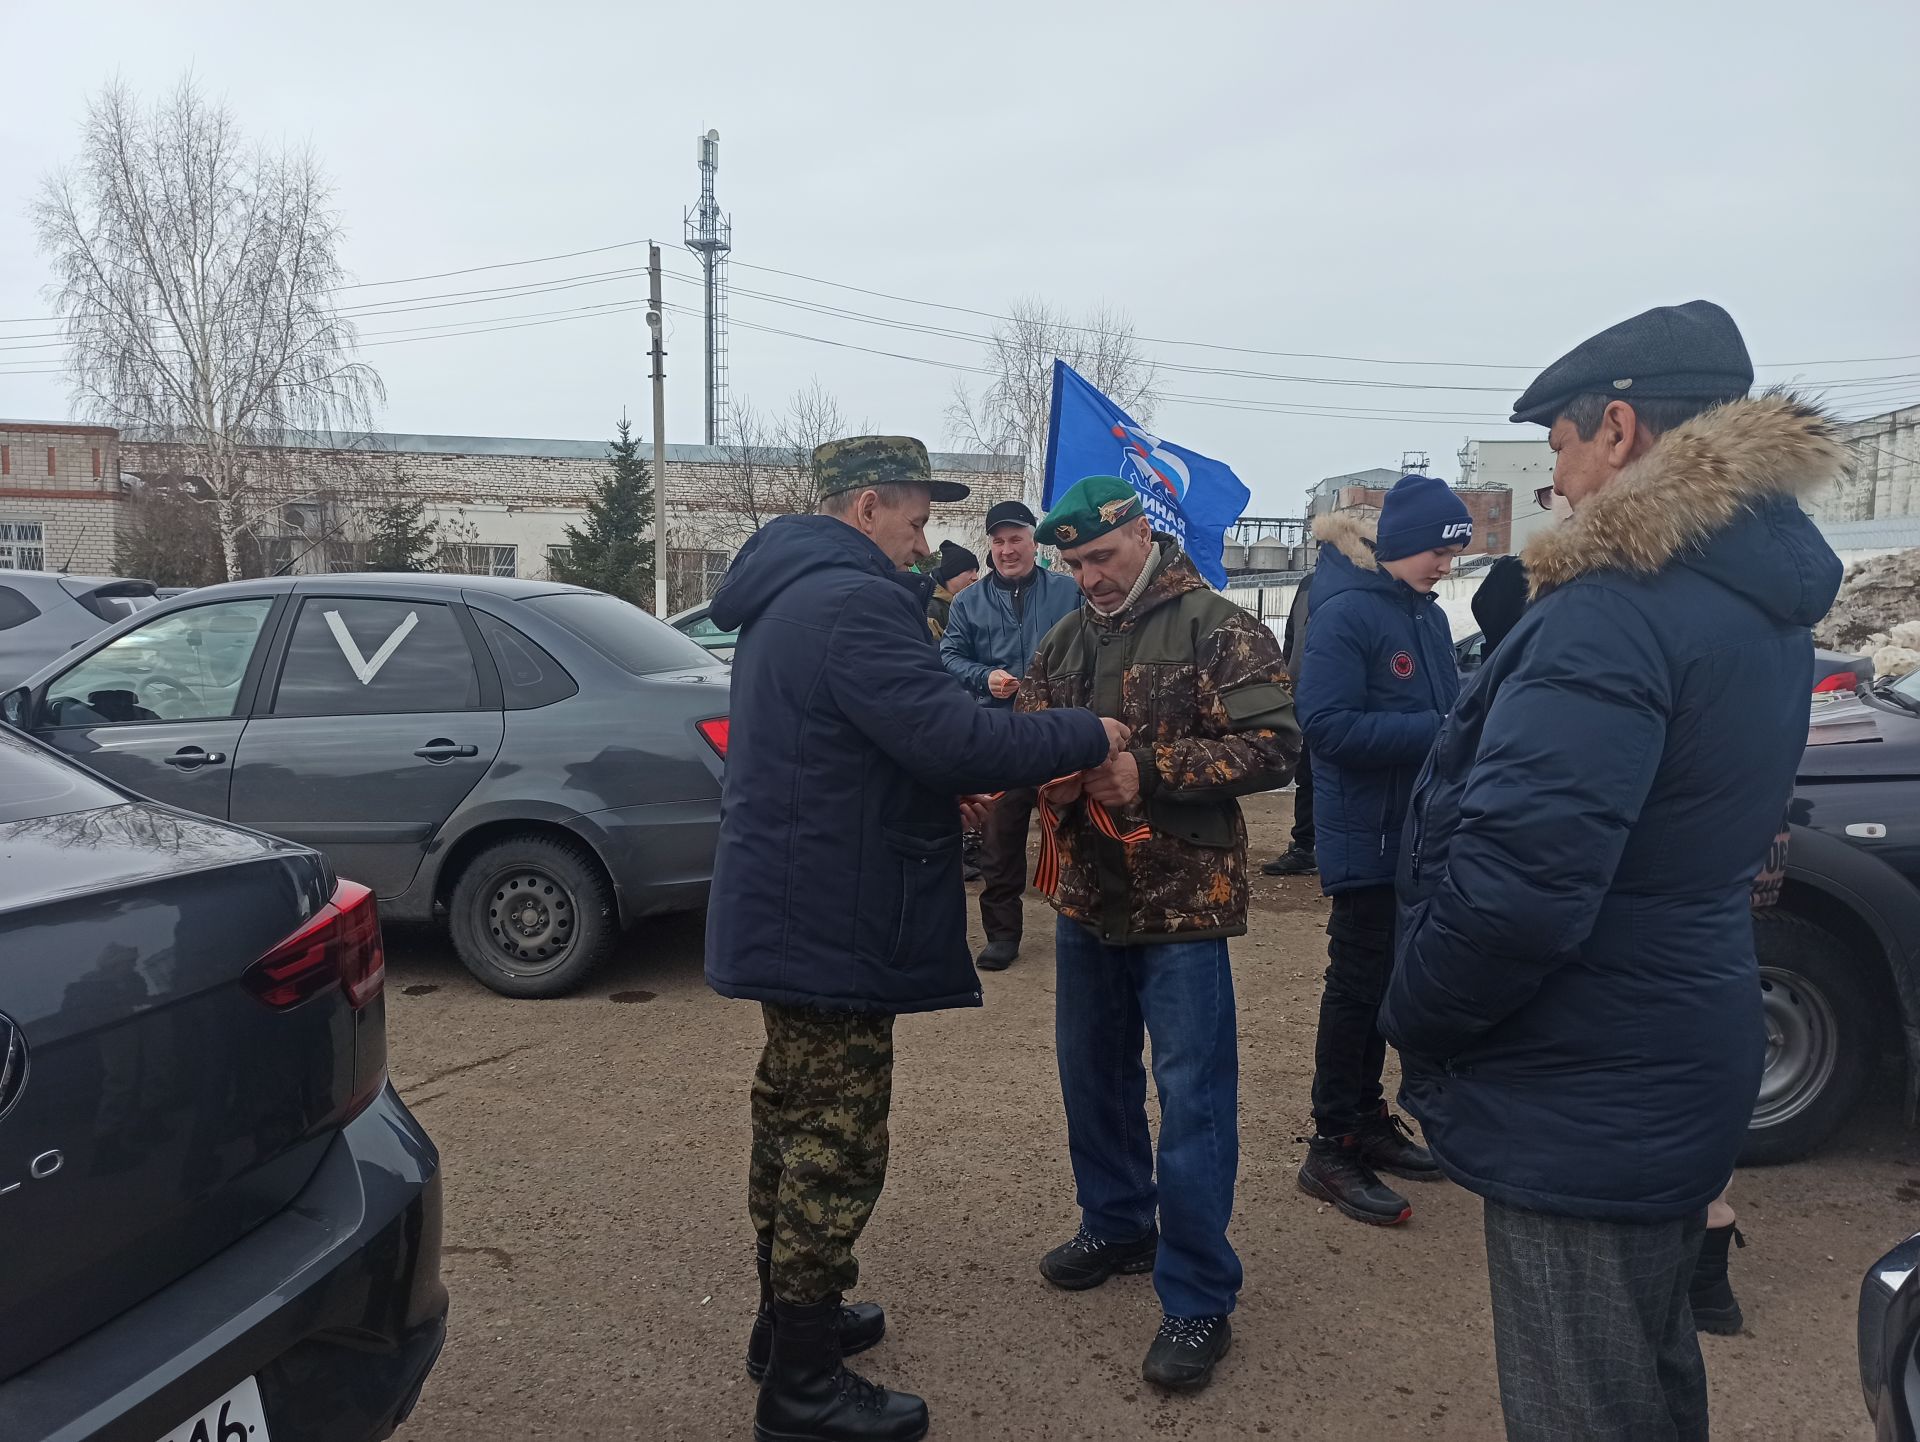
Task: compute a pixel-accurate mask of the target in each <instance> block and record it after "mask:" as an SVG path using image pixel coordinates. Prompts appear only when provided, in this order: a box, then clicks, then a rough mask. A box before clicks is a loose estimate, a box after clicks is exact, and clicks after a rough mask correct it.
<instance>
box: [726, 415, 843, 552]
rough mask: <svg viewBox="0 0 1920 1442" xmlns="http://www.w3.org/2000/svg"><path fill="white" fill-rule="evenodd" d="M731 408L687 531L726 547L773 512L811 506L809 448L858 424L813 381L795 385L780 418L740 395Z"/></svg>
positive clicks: (794, 512) (798, 511) (734, 544)
mask: <svg viewBox="0 0 1920 1442" xmlns="http://www.w3.org/2000/svg"><path fill="white" fill-rule="evenodd" d="M730 411H731V422H730V424H729V426H728V428H727V436H726V439H725V441H724V443H723V444H722V445H721V446H720V447H719V450H720V452H721V464H720V468H719V470H718V472H717V473H716V474H715V476H714V479H713V480H712V481H711V482H709V483H708V485H707V486H705V487H704V488H703V492H704V494H703V497H702V503H701V510H702V513H703V514H702V515H701V516H700V517H698V518H692V517H690V518H689V521H690V526H689V530H688V535H689V538H690V539H694V540H697V541H698V542H699V543H700V544H702V545H703V546H707V547H710V548H712V549H718V550H729V551H731V550H736V549H738V548H739V546H740V543H741V542H742V541H744V540H745V539H746V537H747V536H750V535H752V534H753V533H754V532H755V531H757V530H759V529H760V528H761V527H762V526H764V525H766V523H767V522H768V521H771V520H772V519H774V517H776V516H792V515H803V514H805V513H806V512H808V511H811V510H812V509H813V506H814V500H815V494H814V484H813V452H814V448H815V447H816V446H819V445H820V444H822V443H823V442H826V441H831V440H837V439H838V438H840V437H842V436H846V435H850V434H854V433H855V432H857V431H858V430H861V429H864V426H860V427H855V426H850V425H849V424H848V422H847V419H846V416H845V415H844V414H843V413H842V411H841V409H840V403H839V401H838V400H836V399H835V398H834V397H833V396H832V395H831V394H830V393H829V392H828V391H827V389H826V387H825V386H823V385H821V384H820V382H819V381H818V380H815V381H813V382H812V383H811V384H810V385H809V386H807V388H806V389H804V390H799V391H795V392H794V393H793V395H792V396H791V397H789V398H788V400H787V408H786V410H785V411H784V412H783V413H782V414H780V415H778V416H766V415H763V414H761V413H760V412H759V411H757V410H755V409H754V407H753V405H752V403H751V402H749V401H744V400H743V401H740V402H737V403H735V404H734V405H733V406H732V407H730Z"/></svg>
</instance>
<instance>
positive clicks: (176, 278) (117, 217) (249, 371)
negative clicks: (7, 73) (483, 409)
mask: <svg viewBox="0 0 1920 1442" xmlns="http://www.w3.org/2000/svg"><path fill="white" fill-rule="evenodd" d="M331 198H332V192H331V189H330V185H329V182H328V180H327V178H326V176H325V174H324V173H323V171H322V170H321V168H320V165H319V163H318V162H317V160H316V159H315V158H314V156H313V155H312V154H311V152H309V151H307V150H305V149H297V148H283V149H281V150H269V149H267V148H266V147H264V146H260V145H255V144H252V143H250V142H248V141H247V139H246V138H245V137H244V136H243V135H241V133H240V131H239V128H238V125H237V123H236V121H235V119H234V117H233V114H232V113H231V112H230V111H229V110H228V109H226V107H225V106H223V105H219V104H215V103H211V102H209V101H208V100H207V99H206V98H205V97H204V96H202V95H201V93H200V91H199V89H198V87H197V86H196V85H195V84H194V82H193V80H192V79H191V77H189V78H188V79H185V80H183V81H181V83H180V84H179V86H178V87H177V88H176V89H175V90H174V91H173V93H172V94H171V95H170V96H168V97H167V98H165V99H163V100H161V101H158V102H156V103H155V104H154V105H153V106H152V107H151V108H150V109H142V108H140V105H139V103H138V100H137V98H136V97H135V96H134V94H133V93H132V91H131V90H129V89H128V88H127V87H126V86H124V85H121V84H119V83H115V84H113V85H110V86H108V87H107V88H106V89H105V90H103V91H102V92H101V93H100V94H99V95H98V96H97V97H95V99H94V100H93V101H92V102H91V103H90V104H89V106H88V108H87V120H86V125H85V127H84V130H83V140H82V148H81V154H80V158H79V160H78V161H77V162H76V163H75V164H74V165H72V166H71V167H69V168H68V169H67V170H65V171H63V172H61V173H59V174H56V175H54V176H51V177H50V178H49V179H48V180H47V181H46V183H45V185H44V187H43V189H42V192H41V196H40V199H39V201H38V202H37V203H36V204H35V206H34V207H33V216H34V221H35V224H36V227H37V229H38V231H39V237H40V245H41V249H42V250H43V251H44V252H45V253H46V254H47V256H48V257H49V259H50V260H51V263H52V265H53V268H54V273H55V275H56V276H57V277H58V282H57V284H56V285H55V286H53V287H52V288H51V290H50V298H51V299H52V301H53V303H54V305H55V307H56V308H57V310H58V311H59V314H60V316H61V318H62V321H63V323H64V327H65V334H66V338H67V340H68V342H69V343H70V350H69V353H68V359H67V366H68V369H69V372H70V374H71V379H72V382H73V388H74V395H75V401H76V405H77V407H78V409H80V410H81V411H83V412H84V413H85V414H86V415H87V416H88V417H89V418H91V419H93V420H96V421H99V422H101V423H104V424H108V425H113V426H117V427H119V428H121V429H122V430H123V431H127V432H130V433H131V434H133V435H135V436H137V437H139V438H141V439H146V440H153V441H158V442H162V443H168V444H171V445H173V446H176V447H178V448H179V450H180V452H181V457H180V459H181V464H182V467H183V469H185V470H187V471H190V472H192V473H193V474H195V475H196V476H197V477H198V479H199V481H200V486H199V487H198V488H197V490H196V492H195V493H196V494H199V495H201V496H202V497H203V499H204V503H205V504H207V505H208V506H209V507H211V509H212V511H213V513H214V518H215V524H216V528H217V530H218V533H219V538H220V546H221V554H222V559H223V563H224V566H225V569H226V573H227V576H228V578H229V579H233V578H237V577H239V576H240V574H241V543H242V540H243V539H245V538H247V537H250V536H251V535H252V534H253V528H254V526H255V524H256V522H257V521H258V520H259V518H260V516H261V514H262V513H264V512H265V511H267V510H269V509H271V506H272V503H273V500H274V499H275V497H273V496H272V495H270V494H268V493H269V492H271V491H272V490H273V482H272V479H271V477H270V476H268V475H266V474H263V468H262V467H261V466H260V464H259V448H260V447H262V446H268V445H272V444H273V443H276V442H278V441H279V440H281V439H282V438H283V437H285V436H288V435H290V434H297V433H300V432H315V431H323V430H343V431H359V430H365V429H367V428H369V427H370V426H371V423H372V411H373V408H374V407H375V406H376V405H378V404H379V403H380V402H382V401H383V400H384V399H385V394H384V391H383V390H382V388H381V385H380V379H379V377H378V376H377V375H376V374H375V373H374V372H373V370H372V369H371V368H370V367H368V366H367V365H365V364H362V363H360V362H358V361H355V360H354V359H352V355H353V351H354V346H355V343H356V333H355V330H354V327H353V325H352V323H351V322H350V321H348V320H347V319H345V318H344V317H343V316H341V314H340V312H339V310H338V308H337V307H336V306H335V304H334V300H333V292H334V290H335V289H336V288H337V287H338V286H340V285H341V283H342V282H343V280H344V279H345V272H344V270H343V268H342V266H341V263H340V258H339V246H340V241H341V237H342V230H341V225H340V219H339V216H338V215H337V213H336V212H334V211H333V210H332V209H330V208H329V202H330V200H331Z"/></svg>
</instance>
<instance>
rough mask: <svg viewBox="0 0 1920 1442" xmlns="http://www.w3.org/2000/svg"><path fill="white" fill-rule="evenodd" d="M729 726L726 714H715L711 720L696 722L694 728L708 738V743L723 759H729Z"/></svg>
mask: <svg viewBox="0 0 1920 1442" xmlns="http://www.w3.org/2000/svg"><path fill="white" fill-rule="evenodd" d="M728 728H729V721H728V718H727V717H725V716H715V717H714V718H713V719H712V720H711V721H699V722H696V723H694V729H695V730H696V731H698V732H699V733H700V734H701V735H702V736H704V737H706V738H707V745H709V746H711V747H712V748H713V749H714V750H715V751H718V752H719V753H720V759H721V760H722V761H725V760H726V759H727V731H728Z"/></svg>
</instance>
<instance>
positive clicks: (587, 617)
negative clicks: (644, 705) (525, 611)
mask: <svg viewBox="0 0 1920 1442" xmlns="http://www.w3.org/2000/svg"><path fill="white" fill-rule="evenodd" d="M522 604H524V605H527V606H531V607H532V608H533V609H534V610H536V611H538V612H539V613H540V614H541V615H543V616H546V617H548V618H549V619H551V620H554V621H557V622H559V623H560V624H561V625H562V626H565V627H566V628H567V629H568V630H569V631H571V632H573V634H574V635H576V636H578V637H579V638H580V639H581V640H582V641H585V642H586V643H587V644H588V645H589V646H591V647H593V649H594V650H596V651H598V652H599V653H600V654H601V655H602V656H605V657H606V658H607V659H608V660H609V661H611V662H613V663H614V665H616V666H618V667H620V668H621V669H622V670H626V671H631V672H632V673H633V674H634V675H636V676H649V675H653V674H655V673H657V672H660V671H685V670H687V669H689V668H691V667H696V666H698V667H711V666H713V665H714V660H713V658H712V657H711V656H709V655H708V654H707V653H706V652H705V651H704V650H702V649H701V648H700V647H699V646H697V645H695V644H694V643H693V642H692V641H689V640H688V639H687V638H686V637H685V636H683V635H681V634H680V633H679V632H678V631H676V630H674V629H673V627H671V626H669V625H667V624H666V623H665V622H664V621H656V620H654V618H653V617H651V616H649V615H648V614H647V613H646V612H645V611H642V610H641V609H640V608H639V607H638V606H635V605H632V604H630V603H628V602H626V601H622V600H621V599H620V598H619V597H618V596H608V595H604V594H602V593H601V592H598V591H562V592H558V593H557V594H555V595H551V596H534V597H531V598H529V599H528V600H527V601H525V602H523V603H522Z"/></svg>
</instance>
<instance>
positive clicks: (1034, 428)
mask: <svg viewBox="0 0 1920 1442" xmlns="http://www.w3.org/2000/svg"><path fill="white" fill-rule="evenodd" d="M1056 356H1057V357H1058V358H1059V359H1061V360H1063V361H1065V362H1066V363H1067V364H1068V365H1070V366H1072V367H1073V368H1074V369H1075V370H1077V371H1078V372H1080V374H1081V375H1083V376H1085V377H1086V378H1087V379H1088V380H1089V381H1090V382H1092V383H1093V384H1094V385H1095V386H1096V387H1098V388H1099V389H1100V390H1102V391H1104V392H1105V393H1106V394H1107V395H1109V396H1111V397H1112V398H1113V400H1114V402H1115V403H1116V404H1118V405H1119V406H1120V407H1121V408H1122V409H1123V410H1125V411H1126V412H1127V413H1128V414H1129V415H1131V416H1132V417H1133V418H1134V419H1135V420H1137V421H1139V422H1140V424H1142V425H1148V424H1150V423H1151V422H1152V420H1153V410H1154V406H1155V404H1156V403H1157V401H1158V400H1159V390H1158V386H1159V375H1158V373H1157V372H1156V371H1155V369H1154V365H1153V362H1152V361H1150V360H1148V359H1147V358H1146V356H1145V355H1144V354H1143V353H1142V352H1141V349H1140V343H1139V341H1138V339H1137V338H1136V337H1135V335H1134V331H1133V322H1132V321H1131V320H1129V319H1128V318H1127V317H1126V316H1125V315H1124V314H1123V313H1121V312H1120V311H1118V310H1115V309H1114V308H1113V307H1111V306H1107V305H1101V306H1096V307H1094V308H1093V309H1092V310H1090V311H1088V312H1087V313H1086V314H1085V315H1083V316H1082V317H1081V318H1080V319H1079V320H1077V321H1074V320H1070V319H1069V318H1068V317H1067V316H1066V314H1065V313H1064V312H1061V311H1057V310H1055V309H1053V308H1052V307H1051V306H1049V305H1048V304H1047V303H1046V302H1045V301H1043V300H1038V299H1023V300H1017V301H1015V302H1014V303H1013V304H1012V306H1010V307H1009V308H1008V313H1007V319H1006V320H1004V321H1002V322H1000V323H999V324H997V325H995V326H994V328H993V332H992V336H991V338H990V339H989V340H988V342H987V353H986V357H985V360H984V364H985V366H986V368H987V370H988V371H989V372H990V375H989V378H988V380H987V382H986V384H985V386H984V387H983V388H982V389H980V391H979V392H978V393H977V394H976V393H975V392H974V391H973V390H972V389H970V388H969V387H968V385H967V383H966V382H965V381H963V380H956V381H955V382H954V385H953V400H952V402H951V403H950V404H949V405H948V406H947V425H948V427H949V429H950V430H951V432H952V435H953V437H954V440H955V441H956V442H957V443H958V444H960V445H963V446H967V447H970V448H972V449H974V450H981V451H987V452H990V453H992V454H996V455H1008V454H1013V455H1019V456H1021V457H1023V458H1024V460H1025V466H1026V485H1027V502H1028V504H1029V505H1032V506H1034V507H1035V508H1036V509H1038V507H1039V503H1040V488H1041V481H1042V475H1041V472H1042V470H1043V468H1044V467H1045V465H1046V456H1047V418H1048V413H1049V408H1050V406H1051V403H1052V398H1053V362H1054V358H1055V357H1056Z"/></svg>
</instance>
